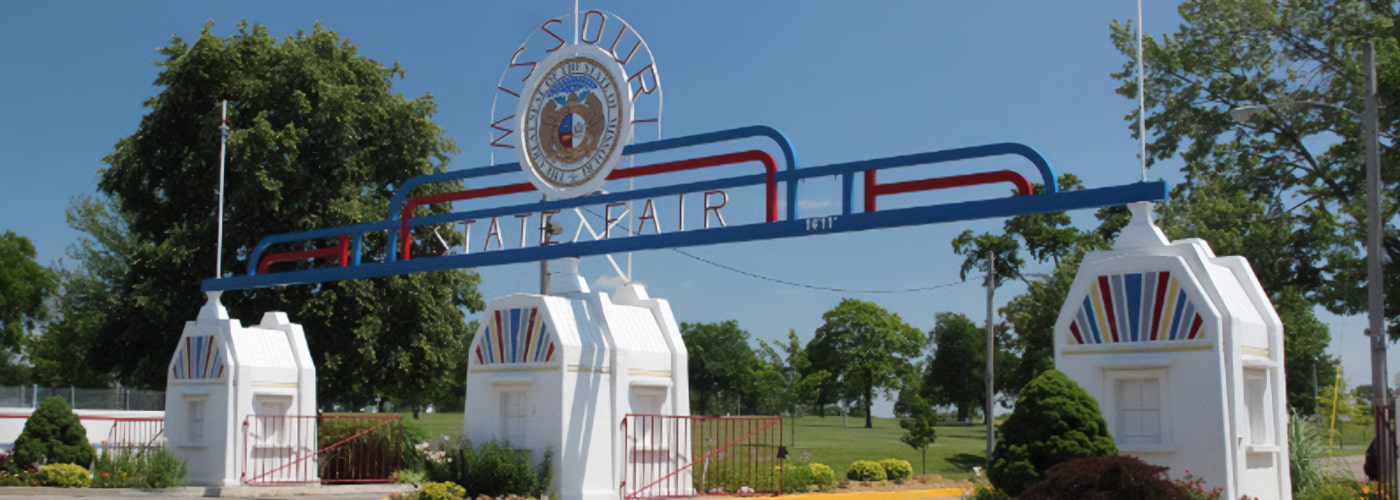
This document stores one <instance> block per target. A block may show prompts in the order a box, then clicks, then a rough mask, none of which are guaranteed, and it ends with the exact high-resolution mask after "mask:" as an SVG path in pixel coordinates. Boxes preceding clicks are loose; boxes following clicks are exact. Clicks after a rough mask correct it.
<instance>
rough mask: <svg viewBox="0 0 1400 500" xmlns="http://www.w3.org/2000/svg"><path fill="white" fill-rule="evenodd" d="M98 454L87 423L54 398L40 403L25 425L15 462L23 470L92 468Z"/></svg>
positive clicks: (18, 441)
mask: <svg viewBox="0 0 1400 500" xmlns="http://www.w3.org/2000/svg"><path fill="white" fill-rule="evenodd" d="M94 454H95V453H94V452H93V449H92V443H89V442H88V440H87V429H84V428H83V423H82V422H81V421H79V420H78V416H77V415H74V414H73V409H72V408H69V407H68V402H67V401H64V400H63V398H60V397H57V396H53V397H50V398H48V399H45V400H44V402H43V403H40V404H39V409H38V410H35V411H34V414H33V415H30V416H29V420H28V421H26V422H25V423H24V430H23V431H20V433H19V437H18V438H16V439H15V450H14V455H13V456H12V457H11V458H12V459H13V460H14V462H15V463H16V464H17V465H20V466H24V465H29V464H39V463H44V464H77V465H81V466H84V467H86V466H88V465H92V458H93V455H94Z"/></svg>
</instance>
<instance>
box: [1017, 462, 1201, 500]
mask: <svg viewBox="0 0 1400 500" xmlns="http://www.w3.org/2000/svg"><path fill="white" fill-rule="evenodd" d="M1017 498H1020V499H1021V500H1078V499H1081V498H1133V499H1138V500H1177V499H1183V500H1184V499H1186V498H1187V496H1186V493H1185V492H1184V491H1182V489H1181V487H1180V486H1177V485H1176V483H1173V482H1172V481H1171V480H1170V479H1168V478H1167V468H1166V467H1161V466H1157V465H1152V464H1149V463H1147V462H1143V461H1142V460H1139V459H1137V458H1136V457H1130V456H1122V455H1115V456H1111V457H1091V458H1076V459H1074V460H1070V461H1068V462H1063V463H1060V464H1059V465H1056V466H1054V467H1051V468H1050V470H1049V471H1046V475H1045V480H1044V481H1041V482H1039V483H1035V484H1034V485H1031V487H1030V488H1026V491H1023V492H1021V495H1020V496H1019V497H1017Z"/></svg>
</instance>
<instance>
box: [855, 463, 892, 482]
mask: <svg viewBox="0 0 1400 500" xmlns="http://www.w3.org/2000/svg"><path fill="white" fill-rule="evenodd" d="M846 479H850V480H852V481H884V480H885V479H888V476H886V475H885V468H884V467H881V466H880V462H876V461H874V460H856V461H854V462H851V467H850V468H849V469H846Z"/></svg>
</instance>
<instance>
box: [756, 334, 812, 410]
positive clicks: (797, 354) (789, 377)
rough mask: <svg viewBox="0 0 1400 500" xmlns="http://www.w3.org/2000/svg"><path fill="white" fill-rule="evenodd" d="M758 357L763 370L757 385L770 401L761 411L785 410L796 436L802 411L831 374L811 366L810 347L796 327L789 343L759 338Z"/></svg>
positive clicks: (789, 336)
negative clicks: (800, 336)
mask: <svg viewBox="0 0 1400 500" xmlns="http://www.w3.org/2000/svg"><path fill="white" fill-rule="evenodd" d="M758 357H759V360H760V361H761V366H762V369H761V370H760V372H759V375H758V376H757V378H758V384H757V385H758V386H759V387H760V393H761V394H764V395H766V398H767V399H768V400H769V401H771V403H770V404H769V405H768V406H767V408H766V409H765V407H763V406H760V408H759V411H760V412H765V411H773V412H778V413H780V414H781V413H786V414H787V415H788V417H790V418H792V423H791V425H792V428H793V434H794V436H795V435H796V432H797V417H798V416H799V412H800V411H801V410H802V409H803V408H805V407H808V406H811V405H812V404H813V402H814V401H815V400H816V398H817V392H818V391H820V390H821V383H822V381H824V380H826V378H827V376H828V374H827V372H826V370H813V369H811V366H812V363H811V362H810V361H808V359H807V349H806V347H804V346H803V344H802V339H800V338H798V336H797V332H796V331H793V330H788V336H787V341H786V342H774V343H771V344H770V343H768V342H766V341H762V340H760V341H759V349H758Z"/></svg>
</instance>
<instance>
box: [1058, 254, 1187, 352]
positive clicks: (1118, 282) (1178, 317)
mask: <svg viewBox="0 0 1400 500" xmlns="http://www.w3.org/2000/svg"><path fill="white" fill-rule="evenodd" d="M1202 322H1203V320H1202V318H1201V314H1200V311H1199V310H1197V308H1196V306H1195V304H1193V303H1192V302H1191V299H1190V298H1189V297H1187V295H1186V290H1183V289H1182V288H1181V283H1180V282H1178V281H1177V279H1176V277H1175V276H1172V274H1171V272H1170V271H1161V272H1155V273H1133V274H1114V275H1109V276H1099V277H1098V279H1096V280H1095V281H1094V284H1093V286H1092V287H1090V289H1089V294H1088V295H1086V296H1085V297H1084V301H1083V302H1082V303H1081V304H1080V306H1079V311H1078V312H1076V313H1075V315H1074V321H1071V322H1070V324H1069V332H1070V337H1069V339H1068V340H1069V343H1070V344H1071V345H1095V344H1125V343H1136V342H1172V341H1180V340H1196V339H1204V338H1205V332H1204V331H1203V330H1202V329H1201V325H1202Z"/></svg>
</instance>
